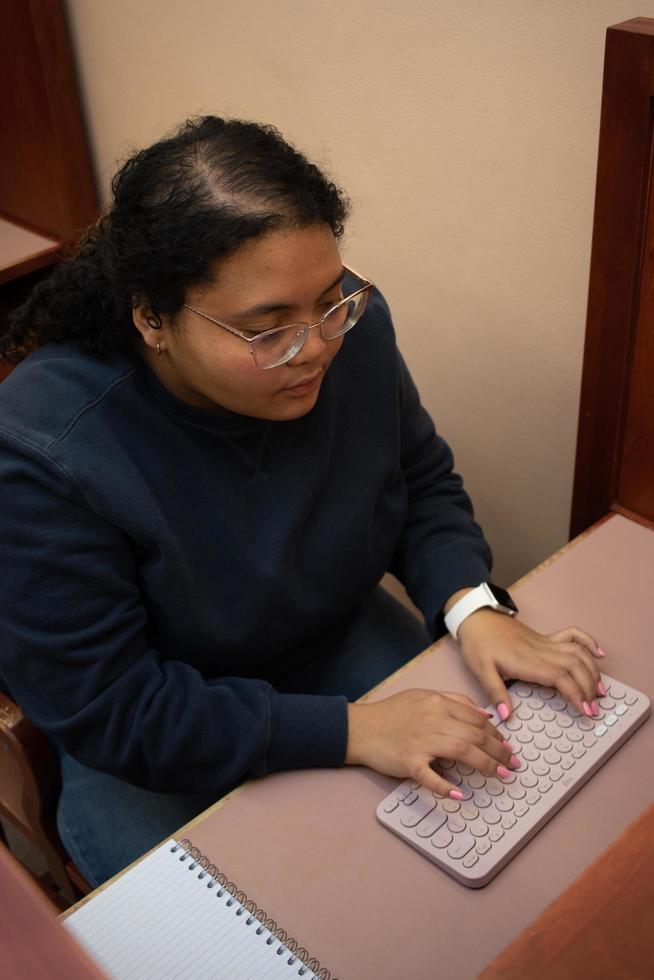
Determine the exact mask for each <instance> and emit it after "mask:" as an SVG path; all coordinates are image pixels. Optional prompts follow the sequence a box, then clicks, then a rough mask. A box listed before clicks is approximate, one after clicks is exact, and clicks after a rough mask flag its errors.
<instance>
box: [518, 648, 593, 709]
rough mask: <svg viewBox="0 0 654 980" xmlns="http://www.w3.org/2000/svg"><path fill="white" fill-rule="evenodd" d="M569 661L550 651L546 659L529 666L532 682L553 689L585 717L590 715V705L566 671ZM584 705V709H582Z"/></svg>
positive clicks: (580, 688) (582, 691)
mask: <svg viewBox="0 0 654 980" xmlns="http://www.w3.org/2000/svg"><path fill="white" fill-rule="evenodd" d="M569 663H570V661H569V660H568V659H567V658H566V656H565V655H563V654H559V653H558V652H557V651H556V650H550V651H549V653H548V659H547V660H545V659H543V660H540V659H539V660H537V661H535V662H533V663H531V664H530V665H529V676H530V678H531V680H532V681H536V682H537V683H539V684H543V685H544V686H545V687H555V688H556V690H557V691H558V692H559V694H560V695H561V697H562V698H565V700H566V701H569V702H570V703H571V704H574V705H575V706H576V707H577V708H578V709H579V711H581V712H583V714H585V715H589V716H590V715H591V714H592V712H591V708H590V703H589V702H588V701H586V695H585V693H584V690H583V688H582V687H580V685H579V684H578V683H577V681H576V679H575V678H574V677H573V675H572V674H571V673H570V671H569V670H568V666H569ZM584 705H585V707H584Z"/></svg>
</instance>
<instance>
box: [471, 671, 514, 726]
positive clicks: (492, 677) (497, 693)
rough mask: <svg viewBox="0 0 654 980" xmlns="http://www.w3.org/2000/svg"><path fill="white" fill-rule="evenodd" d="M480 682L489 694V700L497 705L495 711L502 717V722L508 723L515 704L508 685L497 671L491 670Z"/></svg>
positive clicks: (483, 674)
mask: <svg viewBox="0 0 654 980" xmlns="http://www.w3.org/2000/svg"><path fill="white" fill-rule="evenodd" d="M479 680H480V681H481V683H482V684H483V685H484V690H485V691H486V693H487V694H488V700H489V701H490V703H491V704H494V705H495V710H496V711H497V713H498V715H499V716H500V719H501V721H506V719H507V718H508V717H509V715H510V714H511V712H512V710H513V702H512V701H511V696H510V695H509V692H508V690H507V688H506V684H505V683H504V681H503V680H502V678H501V677H500V675H499V674H498V672H497V671H496V670H494V669H493V668H490V669H489V670H485V671H484V672H483V673H482V674H481V676H480V677H479Z"/></svg>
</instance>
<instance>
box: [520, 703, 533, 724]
mask: <svg viewBox="0 0 654 980" xmlns="http://www.w3.org/2000/svg"><path fill="white" fill-rule="evenodd" d="M533 717H534V712H533V711H532V710H531V708H528V707H527V705H526V704H521V705H520V707H519V708H518V710H517V711H516V718H520V720H521V721H529V719H530V718H533Z"/></svg>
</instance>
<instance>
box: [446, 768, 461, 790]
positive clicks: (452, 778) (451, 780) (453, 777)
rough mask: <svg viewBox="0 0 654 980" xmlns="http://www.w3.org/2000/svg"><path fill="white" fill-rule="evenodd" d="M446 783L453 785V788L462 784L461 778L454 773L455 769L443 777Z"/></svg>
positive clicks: (458, 774)
mask: <svg viewBox="0 0 654 980" xmlns="http://www.w3.org/2000/svg"><path fill="white" fill-rule="evenodd" d="M445 778H446V779H447V781H448V783H454V785H455V786H460V785H461V783H462V782H463V776H462V775H461V774H460V773H458V772H457V771H456V769H450V770H449V771H448V774H447V776H446V777H445Z"/></svg>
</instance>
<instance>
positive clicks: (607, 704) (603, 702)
mask: <svg viewBox="0 0 654 980" xmlns="http://www.w3.org/2000/svg"><path fill="white" fill-rule="evenodd" d="M597 703H598V705H599V706H600V708H604V709H606V710H607V711H608V710H609V709H610V708H615V701H614V700H613V698H598V699H597Z"/></svg>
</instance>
